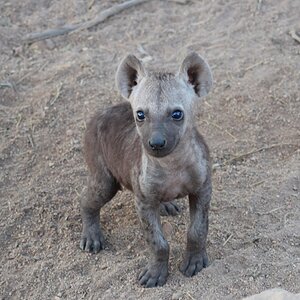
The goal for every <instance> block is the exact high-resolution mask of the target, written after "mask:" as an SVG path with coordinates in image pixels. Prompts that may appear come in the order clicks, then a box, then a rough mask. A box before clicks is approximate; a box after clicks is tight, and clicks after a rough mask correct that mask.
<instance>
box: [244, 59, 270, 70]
mask: <svg viewBox="0 0 300 300" xmlns="http://www.w3.org/2000/svg"><path fill="white" fill-rule="evenodd" d="M263 64H265V61H264V60H262V61H260V62H258V63H256V64H254V65H251V66H249V67H248V68H246V69H244V70H243V71H244V72H247V71H249V70H251V69H254V68H255V67H257V66H259V65H263Z"/></svg>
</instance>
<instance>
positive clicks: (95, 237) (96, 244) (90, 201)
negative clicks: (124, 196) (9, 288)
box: [80, 168, 120, 253]
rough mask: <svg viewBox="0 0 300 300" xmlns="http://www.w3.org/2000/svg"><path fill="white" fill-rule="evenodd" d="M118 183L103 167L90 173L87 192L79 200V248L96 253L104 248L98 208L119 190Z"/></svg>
mask: <svg viewBox="0 0 300 300" xmlns="http://www.w3.org/2000/svg"><path fill="white" fill-rule="evenodd" d="M119 188H120V185H119V183H118V182H117V181H116V180H115V178H114V177H113V176H112V175H111V174H110V173H109V172H108V171H107V170H104V168H100V169H99V170H97V172H96V173H95V174H90V176H89V178H88V188H87V194H86V195H85V196H84V197H82V199H81V201H80V208H81V217H82V225H83V230H82V236H81V241H80V248H81V249H82V250H85V251H88V252H93V253H97V252H99V251H100V250H101V249H103V248H104V237H103V234H102V232H101V228H100V209H101V207H102V206H103V205H104V204H105V203H107V202H108V201H110V200H111V199H112V198H113V197H114V195H115V194H116V193H117V191H118V190H119Z"/></svg>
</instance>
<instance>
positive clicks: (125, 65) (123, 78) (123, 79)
mask: <svg viewBox="0 0 300 300" xmlns="http://www.w3.org/2000/svg"><path fill="white" fill-rule="evenodd" d="M143 76H145V69H144V67H143V65H142V63H141V61H140V60H138V59H137V58H136V57H135V56H134V55H132V54H129V55H127V56H126V57H125V58H124V59H123V60H122V62H121V63H120V65H119V67H118V70H117V74H116V84H117V87H118V90H119V92H120V94H121V95H122V96H123V97H124V98H126V99H128V98H129V97H130V94H131V92H132V89H133V87H134V86H135V85H137V84H138V80H140V79H141V77H143Z"/></svg>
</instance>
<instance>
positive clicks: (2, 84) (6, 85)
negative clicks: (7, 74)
mask: <svg viewBox="0 0 300 300" xmlns="http://www.w3.org/2000/svg"><path fill="white" fill-rule="evenodd" d="M5 88H10V89H12V88H13V85H12V84H11V83H10V82H0V89H5Z"/></svg>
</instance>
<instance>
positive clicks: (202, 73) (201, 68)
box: [179, 52, 213, 97]
mask: <svg viewBox="0 0 300 300" xmlns="http://www.w3.org/2000/svg"><path fill="white" fill-rule="evenodd" d="M179 76H182V77H183V78H184V80H185V81H187V82H188V84H191V85H192V86H193V88H194V90H195V93H196V94H197V95H198V96H199V97H202V96H205V95H207V94H208V92H209V90H210V89H211V87H212V83H213V78H212V73H211V70H210V67H209V65H208V63H207V62H206V61H205V60H204V59H203V58H202V57H201V56H200V55H198V54H197V53H195V52H192V53H190V54H189V55H188V56H187V57H186V58H185V59H184V60H183V62H182V64H181V67H180V70H179Z"/></svg>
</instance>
